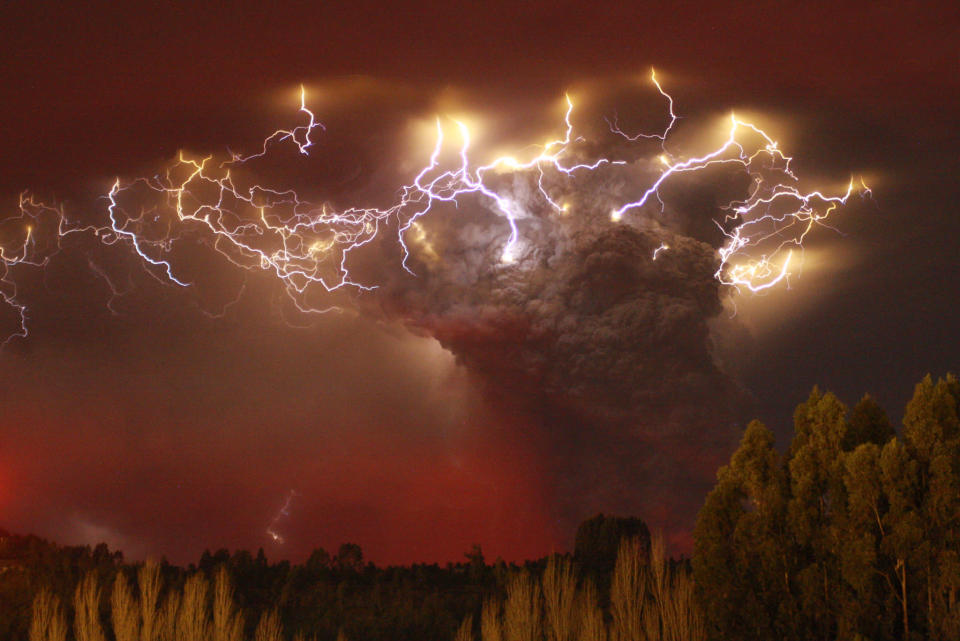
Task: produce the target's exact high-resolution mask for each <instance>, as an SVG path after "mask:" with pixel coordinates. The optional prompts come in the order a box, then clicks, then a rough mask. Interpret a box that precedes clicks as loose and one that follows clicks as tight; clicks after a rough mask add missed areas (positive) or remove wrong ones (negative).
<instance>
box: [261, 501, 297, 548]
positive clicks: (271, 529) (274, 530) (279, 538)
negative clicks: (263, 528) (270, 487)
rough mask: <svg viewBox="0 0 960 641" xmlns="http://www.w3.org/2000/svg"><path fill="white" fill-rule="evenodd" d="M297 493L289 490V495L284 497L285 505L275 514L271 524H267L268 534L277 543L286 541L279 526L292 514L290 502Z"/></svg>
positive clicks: (280, 543)
mask: <svg viewBox="0 0 960 641" xmlns="http://www.w3.org/2000/svg"><path fill="white" fill-rule="evenodd" d="M296 495H297V493H296V492H295V491H293V490H290V491H289V492H287V496H286V497H285V498H284V499H283V505H282V506H280V511H279V512H277V514H276V516H274V517H273V519H272V520H271V521H270V525H268V526H267V536H269V537H270V540H271V541H273V542H274V543H276V544H277V545H283V544H284V543H286V539H285V538H284V537H283V535H281V534H280V531H279V529H278V528H279V525H280V522H281V521H283V520H284V519H286V518H288V517H289V516H290V504H291V503H292V502H293V497H295V496H296Z"/></svg>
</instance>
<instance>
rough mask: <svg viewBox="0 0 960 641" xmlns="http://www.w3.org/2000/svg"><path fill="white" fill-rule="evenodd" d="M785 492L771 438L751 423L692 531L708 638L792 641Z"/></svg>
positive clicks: (694, 559)
mask: <svg viewBox="0 0 960 641" xmlns="http://www.w3.org/2000/svg"><path fill="white" fill-rule="evenodd" d="M787 490H788V486H787V482H786V477H785V474H784V470H783V465H782V463H781V460H780V455H779V454H778V453H777V451H776V449H775V448H774V443H773V433H772V432H771V431H770V430H769V429H768V428H767V427H766V426H765V425H763V423H761V422H760V421H752V422H751V423H750V424H749V425H748V426H747V429H746V431H745V432H744V435H743V438H742V440H741V441H740V446H739V447H738V448H737V450H736V451H735V452H734V453H733V456H732V457H731V459H730V465H729V466H727V467H724V468H722V469H721V470H720V473H719V474H718V482H717V486H716V487H715V488H714V489H713V491H712V492H710V494H709V495H708V496H707V500H706V502H705V504H704V507H703V509H702V510H701V511H700V514H699V515H698V517H697V524H696V528H695V530H694V546H695V547H694V558H693V570H694V579H695V581H696V585H697V589H698V593H699V595H700V597H701V600H702V601H703V602H704V603H705V605H706V617H707V623H708V626H709V627H710V629H712V630H713V631H714V632H718V631H723V632H724V633H725V634H728V635H733V636H735V637H736V638H742V639H767V638H780V639H788V638H791V637H792V636H793V635H794V621H793V619H794V618H795V616H794V615H795V612H794V606H793V603H792V598H791V596H790V584H791V580H792V572H793V567H792V566H793V565H794V563H793V561H792V556H793V554H792V550H791V545H790V542H789V540H788V538H787V536H786V534H787V533H786V529H785V526H786V518H785V511H786V501H787Z"/></svg>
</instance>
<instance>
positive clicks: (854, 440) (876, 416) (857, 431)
mask: <svg viewBox="0 0 960 641" xmlns="http://www.w3.org/2000/svg"><path fill="white" fill-rule="evenodd" d="M894 436H896V431H895V430H894V429H893V425H892V424H891V423H890V419H889V418H887V413H886V412H884V411H883V408H882V407H880V405H879V404H878V403H877V402H876V401H875V400H874V399H873V397H872V396H870V395H869V394H864V395H863V398H861V399H860V402H859V403H857V404H856V405H854V407H853V410H851V412H850V421H849V424H848V427H847V434H846V437H845V438H844V442H843V450H844V451H845V452H851V451H853V450H855V449H856V448H857V446H858V445H861V444H863V443H874V444H876V445H879V446H881V447H882V446H883V445H884V444H886V442H887V441H889V440H890V439H892V438H893V437H894Z"/></svg>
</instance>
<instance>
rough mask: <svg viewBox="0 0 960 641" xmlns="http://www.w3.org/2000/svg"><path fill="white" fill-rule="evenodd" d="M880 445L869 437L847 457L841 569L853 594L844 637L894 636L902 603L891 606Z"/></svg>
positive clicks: (846, 601)
mask: <svg viewBox="0 0 960 641" xmlns="http://www.w3.org/2000/svg"><path fill="white" fill-rule="evenodd" d="M880 455H881V449H880V446H879V445H878V444H877V443H875V442H865V443H862V444H861V445H860V446H858V447H857V448H856V449H855V450H854V451H853V452H851V453H850V454H849V455H848V456H847V457H846V459H845V461H844V475H843V482H844V485H845V487H846V490H847V509H846V514H845V527H844V528H843V530H842V531H841V532H840V573H841V576H842V578H843V587H844V589H846V590H847V591H848V592H849V594H846V595H845V597H844V598H843V600H842V601H843V602H842V606H843V607H842V609H841V611H840V612H839V621H838V627H839V634H840V636H841V638H852V637H853V635H854V634H860V635H862V636H863V637H865V638H868V639H877V640H879V639H889V638H892V637H891V631H892V629H893V627H894V624H895V619H894V618H893V616H894V615H895V614H896V608H891V607H888V603H889V601H891V600H892V598H893V594H892V593H891V592H890V591H889V590H888V586H889V585H893V583H892V581H891V579H890V577H892V576H893V570H894V564H893V563H892V562H890V560H889V556H888V555H886V554H883V552H882V551H881V542H882V541H883V540H884V538H885V536H886V533H887V532H886V527H885V525H884V522H885V520H886V517H887V512H888V509H889V508H888V501H887V499H886V496H885V494H884V489H883V478H882V474H881V470H880Z"/></svg>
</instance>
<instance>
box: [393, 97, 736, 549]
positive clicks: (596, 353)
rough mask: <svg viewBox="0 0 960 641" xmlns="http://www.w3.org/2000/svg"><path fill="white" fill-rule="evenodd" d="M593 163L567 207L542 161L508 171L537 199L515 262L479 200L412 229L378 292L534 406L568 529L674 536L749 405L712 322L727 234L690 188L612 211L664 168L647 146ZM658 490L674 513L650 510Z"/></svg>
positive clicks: (503, 389) (516, 189)
mask: <svg viewBox="0 0 960 641" xmlns="http://www.w3.org/2000/svg"><path fill="white" fill-rule="evenodd" d="M583 117H584V116H582V115H581V118H583ZM650 147H651V148H650V149H648V153H647V154H646V155H650V153H655V152H656V150H657V147H656V145H652V146H650ZM593 151H597V150H596V149H594V150H593ZM583 173H584V174H585V175H584V176H582V177H577V178H574V179H565V182H564V185H563V187H564V189H565V190H566V191H565V192H562V195H561V196H557V197H558V198H559V199H560V200H561V201H562V202H565V203H567V204H569V205H570V207H569V210H568V212H566V213H559V212H556V211H554V210H552V209H551V208H549V207H547V206H546V203H545V202H543V199H542V197H540V196H539V194H538V193H537V191H536V180H537V174H536V172H529V173H527V174H526V175H522V176H521V175H518V176H515V177H513V178H512V179H510V184H508V185H507V186H506V188H505V193H507V194H509V197H510V198H511V199H513V200H515V201H516V202H519V203H521V204H522V206H523V207H525V208H526V215H525V216H524V217H522V218H520V220H519V222H518V227H519V229H520V240H519V244H518V247H519V249H518V258H517V260H516V261H515V262H512V263H510V264H503V263H502V262H501V260H500V256H501V253H502V251H503V246H504V243H505V242H506V234H507V226H506V221H505V219H504V218H503V217H502V214H501V215H498V214H496V213H495V212H494V211H493V210H491V209H490V208H489V207H484V206H483V199H482V198H479V199H478V198H472V197H470V196H467V197H465V198H464V199H463V203H462V204H461V205H460V206H459V207H458V208H457V209H455V210H454V209H452V208H451V209H450V210H443V209H441V210H440V211H438V212H436V213H432V214H430V215H429V216H427V217H424V218H423V219H421V224H422V226H423V228H424V229H425V230H426V233H425V238H424V239H423V240H422V241H419V242H418V241H416V240H410V241H409V242H410V246H411V249H412V252H413V258H412V259H411V261H410V265H411V267H412V269H413V271H414V272H415V273H416V274H417V276H416V277H415V278H412V277H407V276H406V275H405V274H404V273H403V272H394V274H393V275H392V276H389V277H387V278H386V282H385V284H384V286H383V287H382V288H381V290H380V291H379V292H378V294H377V296H376V297H375V304H379V305H381V306H382V308H383V309H384V310H385V313H386V315H387V317H389V318H399V319H401V320H402V321H403V322H404V323H406V324H407V326H408V327H411V328H412V329H413V330H414V331H420V332H425V333H427V334H428V335H430V336H432V337H434V338H436V339H437V340H438V341H439V342H440V343H441V344H442V345H443V346H444V347H446V348H447V349H448V350H450V351H451V352H452V353H453V354H455V355H456V356H457V358H458V361H459V362H460V363H462V364H463V365H464V366H466V367H467V368H468V370H470V371H472V372H475V373H476V374H478V375H479V376H480V377H481V379H482V381H483V383H484V385H485V387H486V388H487V391H488V394H489V395H490V396H491V397H493V398H497V399H509V401H508V403H510V404H513V405H518V406H520V407H523V408H526V411H527V412H529V413H531V414H535V415H536V416H537V418H536V419H535V423H537V424H539V429H541V430H543V432H544V433H546V434H547V435H548V436H547V437H546V439H545V443H544V445H545V447H546V448H548V450H549V452H548V458H549V460H551V461H553V467H552V469H551V474H552V478H551V483H552V485H553V486H554V487H556V488H557V493H558V496H557V506H556V510H557V514H558V517H560V518H561V519H562V522H563V523H564V525H565V528H566V529H568V530H571V531H572V528H573V527H575V524H576V522H577V520H578V519H582V518H584V517H586V516H588V515H589V514H590V513H591V511H596V510H601V509H603V510H607V511H614V512H632V513H639V514H644V515H650V518H651V520H653V521H655V525H657V526H659V527H666V528H668V529H669V532H668V534H670V535H678V534H679V532H680V531H681V530H682V529H683V526H685V525H689V524H690V523H692V510H693V506H694V505H695V501H692V500H689V499H684V498H681V497H683V496H687V497H689V496H697V495H698V494H699V492H700V490H701V489H702V487H703V486H704V485H705V484H706V483H707V482H709V479H710V478H711V477H712V475H713V471H714V469H715V467H716V464H717V462H718V461H719V459H720V457H721V456H722V453H723V452H726V451H727V449H728V448H729V446H730V445H731V443H732V442H733V440H734V428H733V426H734V425H735V423H736V421H737V419H739V418H740V414H741V412H742V410H743V409H744V407H745V406H746V395H745V394H744V393H743V392H742V391H741V390H740V388H739V386H738V385H737V384H736V382H735V381H733V380H732V379H731V378H730V377H729V376H728V375H726V374H725V373H724V372H722V371H721V370H720V369H719V367H718V366H717V364H716V362H715V360H714V357H713V354H712V338H711V335H710V328H709V323H710V321H711V319H713V318H714V317H716V316H717V315H718V314H720V312H721V310H722V299H723V297H724V296H725V295H728V294H729V292H728V291H726V290H724V289H723V288H722V287H721V286H720V284H719V283H718V282H717V280H716V278H715V277H714V273H715V272H716V270H717V268H718V256H717V252H716V246H714V245H711V244H710V243H709V242H706V241H711V242H716V239H715V233H713V232H711V233H710V234H709V235H708V237H707V238H705V239H698V238H695V237H693V236H691V235H689V234H690V233H691V231H690V230H691V229H702V228H704V227H705V226H704V225H700V224H694V223H693V222H692V221H693V220H694V219H695V218H698V217H706V218H707V219H708V220H710V219H711V218H714V217H716V216H717V215H718V213H719V211H718V210H717V209H709V208H704V207H703V206H700V207H699V208H694V207H692V206H691V204H690V203H689V202H684V201H683V200H682V199H680V200H679V201H678V202H676V203H674V202H667V203H666V204H667V207H666V209H665V211H661V210H660V208H659V206H658V205H654V206H648V207H645V208H643V209H642V210H639V211H636V212H633V213H632V214H631V215H630V216H629V218H628V221H624V222H622V223H613V222H611V220H610V211H611V208H612V206H613V204H614V203H615V202H617V201H616V200H615V198H614V196H617V194H618V192H624V191H627V192H628V193H629V187H630V186H631V185H634V187H633V188H634V189H635V188H636V187H635V185H636V184H646V183H648V182H649V180H650V178H651V176H655V173H654V172H653V171H652V169H651V167H649V166H648V164H647V161H646V159H645V158H644V159H643V160H639V159H638V160H637V161H636V162H635V163H634V164H632V165H631V166H629V167H626V168H623V167H616V168H607V171H605V172H597V173H596V175H590V173H589V172H583ZM716 182H717V183H718V186H716V187H715V188H714V191H717V192H722V191H724V190H726V189H728V187H727V186H726V184H727V182H728V181H727V180H724V179H722V177H721V179H719V180H717V181H716ZM551 186H552V185H551ZM700 188H701V189H703V185H700ZM713 229H714V230H715V227H713ZM662 244H665V245H668V246H669V250H665V251H663V252H662V253H660V254H658V257H657V260H654V259H653V256H654V251H655V250H656V249H657V248H658V247H660V246H661V245H662ZM428 245H429V247H428ZM660 502H668V503H671V504H672V505H673V508H672V509H671V514H670V516H669V518H664V514H662V513H658V514H656V515H653V514H654V512H658V511H659V510H658V507H657V506H658V503H660Z"/></svg>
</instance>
